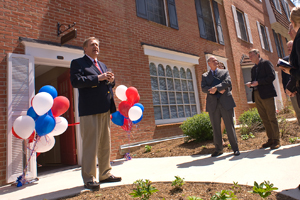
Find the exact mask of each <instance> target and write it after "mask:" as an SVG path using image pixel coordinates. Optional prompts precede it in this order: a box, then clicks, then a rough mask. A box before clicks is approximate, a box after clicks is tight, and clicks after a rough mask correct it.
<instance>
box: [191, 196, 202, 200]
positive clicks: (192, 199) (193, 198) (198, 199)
mask: <svg viewBox="0 0 300 200" xmlns="http://www.w3.org/2000/svg"><path fill="white" fill-rule="evenodd" d="M187 199H188V200H203V199H201V198H199V197H195V196H188V198H187Z"/></svg>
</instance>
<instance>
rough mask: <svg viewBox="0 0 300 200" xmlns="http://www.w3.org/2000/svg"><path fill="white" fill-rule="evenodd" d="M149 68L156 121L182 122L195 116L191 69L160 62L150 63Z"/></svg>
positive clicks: (195, 96)
mask: <svg viewBox="0 0 300 200" xmlns="http://www.w3.org/2000/svg"><path fill="white" fill-rule="evenodd" d="M149 67H150V78H151V88H152V97H153V107H154V116H155V120H156V121H157V120H158V121H163V120H165V121H171V122H172V121H178V119H180V118H181V120H179V121H184V119H185V118H187V117H191V116H193V115H195V114H197V104H196V98H197V95H196V93H195V87H194V81H195V80H194V79H193V76H192V69H190V68H189V67H184V66H176V65H174V64H173V65H172V64H164V63H162V62H160V61H154V62H151V63H150V64H149Z"/></svg>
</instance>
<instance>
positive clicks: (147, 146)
mask: <svg viewBox="0 0 300 200" xmlns="http://www.w3.org/2000/svg"><path fill="white" fill-rule="evenodd" d="M151 149H152V146H149V145H146V146H145V152H146V153H148V152H150V151H151Z"/></svg>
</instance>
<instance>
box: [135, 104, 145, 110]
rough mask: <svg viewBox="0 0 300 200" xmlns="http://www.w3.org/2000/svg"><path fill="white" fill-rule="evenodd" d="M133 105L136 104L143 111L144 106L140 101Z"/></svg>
mask: <svg viewBox="0 0 300 200" xmlns="http://www.w3.org/2000/svg"><path fill="white" fill-rule="evenodd" d="M133 106H138V107H140V108H141V109H142V111H143V112H144V106H143V105H142V104H141V103H135V104H134V105H133Z"/></svg>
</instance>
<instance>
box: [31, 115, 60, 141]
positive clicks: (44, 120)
mask: <svg viewBox="0 0 300 200" xmlns="http://www.w3.org/2000/svg"><path fill="white" fill-rule="evenodd" d="M55 125H56V122H55V119H54V117H51V116H50V115H48V114H47V113H46V114H44V115H42V116H40V117H39V118H38V119H37V120H36V121H35V131H36V133H37V134H38V135H39V136H44V135H47V134H48V133H50V132H51V131H52V130H53V129H54V127H55Z"/></svg>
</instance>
